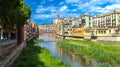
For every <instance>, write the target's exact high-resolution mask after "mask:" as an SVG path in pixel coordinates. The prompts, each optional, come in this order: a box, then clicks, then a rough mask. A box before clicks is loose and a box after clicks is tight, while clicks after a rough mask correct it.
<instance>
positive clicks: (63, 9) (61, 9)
mask: <svg viewBox="0 0 120 67" xmlns="http://www.w3.org/2000/svg"><path fill="white" fill-rule="evenodd" d="M67 8H68V7H67V6H66V5H64V6H62V7H61V8H60V11H65V10H66V9H67Z"/></svg>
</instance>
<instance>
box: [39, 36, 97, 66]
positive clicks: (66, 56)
mask: <svg viewBox="0 0 120 67" xmlns="http://www.w3.org/2000/svg"><path fill="white" fill-rule="evenodd" d="M39 38H40V39H43V40H44V42H40V43H39V44H40V46H41V47H45V48H47V49H49V51H50V52H51V53H52V54H53V55H54V56H55V57H56V58H58V59H60V60H63V61H64V62H65V63H67V64H68V65H70V67H97V62H96V61H93V60H90V59H86V58H83V57H81V56H80V55H76V54H74V53H73V52H71V51H69V50H63V49H62V48H60V47H59V46H57V45H56V41H57V40H58V39H56V38H55V37H54V36H52V35H51V34H44V35H41V36H40V37H39Z"/></svg>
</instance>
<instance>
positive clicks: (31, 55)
mask: <svg viewBox="0 0 120 67" xmlns="http://www.w3.org/2000/svg"><path fill="white" fill-rule="evenodd" d="M40 41H43V40H39V42H40ZM37 42H38V39H33V40H31V41H29V42H27V46H26V47H25V48H24V49H23V51H22V53H21V54H20V56H19V57H18V58H17V60H16V61H15V62H14V63H13V64H12V66H11V67H67V65H66V64H65V63H64V62H63V61H61V60H59V59H57V58H55V57H54V56H53V55H52V54H51V53H50V52H49V50H47V49H46V48H41V47H40V46H39V45H38V43H37Z"/></svg>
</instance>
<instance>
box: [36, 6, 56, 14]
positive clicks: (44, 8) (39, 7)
mask: <svg viewBox="0 0 120 67" xmlns="http://www.w3.org/2000/svg"><path fill="white" fill-rule="evenodd" d="M47 11H49V12H55V11H56V7H43V6H38V8H37V9H36V13H44V12H47Z"/></svg>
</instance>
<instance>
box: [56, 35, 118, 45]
mask: <svg viewBox="0 0 120 67" xmlns="http://www.w3.org/2000/svg"><path fill="white" fill-rule="evenodd" d="M56 37H58V38H63V37H62V36H58V35H57V36H56ZM65 39H73V40H84V39H88V40H91V41H95V42H105V43H110V44H120V36H100V37H99V36H98V37H97V38H96V39H90V38H74V37H65Z"/></svg>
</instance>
